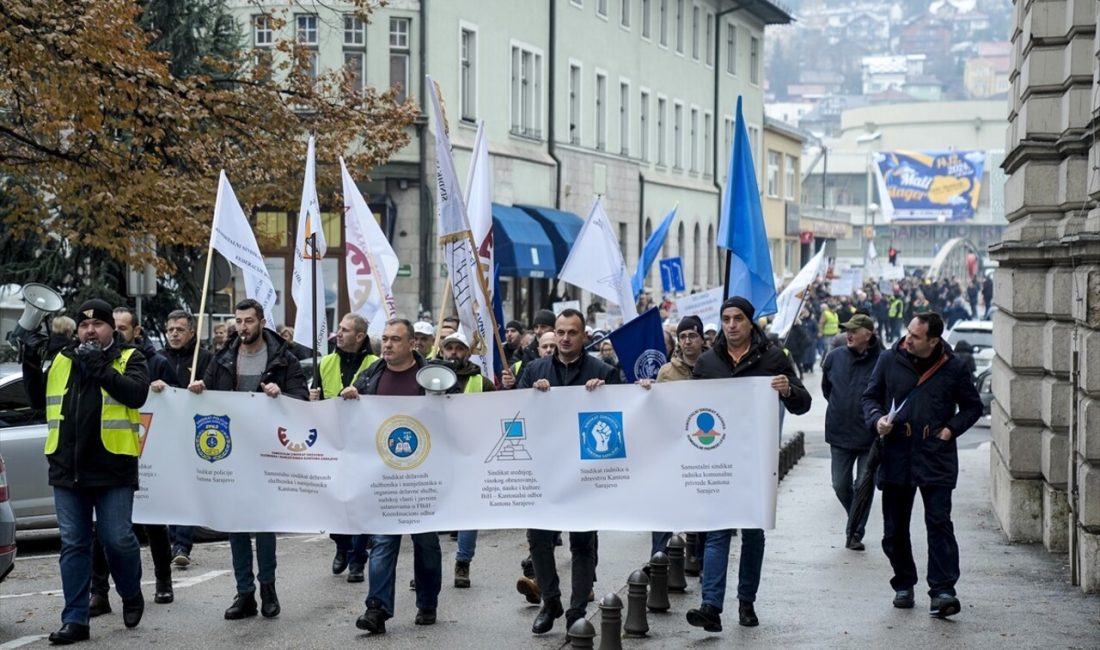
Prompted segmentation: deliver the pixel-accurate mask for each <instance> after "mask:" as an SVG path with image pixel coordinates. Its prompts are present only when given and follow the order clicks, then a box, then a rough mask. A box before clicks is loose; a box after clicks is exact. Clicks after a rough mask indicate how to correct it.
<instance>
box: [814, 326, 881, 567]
mask: <svg viewBox="0 0 1100 650" xmlns="http://www.w3.org/2000/svg"><path fill="white" fill-rule="evenodd" d="M841 328H843V329H844V330H845V332H846V335H847V337H848V340H847V343H848V344H847V345H846V346H845V347H842V348H837V349H836V350H833V351H832V352H830V353H829V356H827V357H825V360H824V361H823V362H822V363H821V368H822V372H823V373H824V374H823V375H822V377H821V392H822V393H823V394H824V395H825V399H826V400H827V401H828V402H829V408H828V410H826V411H825V442H826V443H828V444H829V448H830V453H831V455H832V470H833V492H835V493H836V498H837V499H840V504H841V505H842V506H844V511H845V512H851V509H852V496H853V495H854V494H855V486H856V485H858V484H859V482H860V481H862V480H863V477H864V475H865V474H866V473H867V459H868V458H869V457H870V455H871V444H872V443H873V442H874V441H875V434H874V432H873V431H871V429H869V428H868V427H866V426H865V425H864V423H863V404H862V401H861V399H862V397H863V390H864V389H865V388H867V380H868V379H870V377H871V370H873V369H874V367H875V362H876V361H878V356H879V353H881V352H882V345H880V344H879V340H878V337H877V336H875V321H874V320H872V319H871V318H870V317H869V316H865V315H863V314H856V315H855V316H852V318H851V320H849V321H848V322H847V323H844V324H843V325H841ZM853 467H855V469H856V475H855V479H854V480H853V478H852V468H853ZM870 512H871V509H870V508H868V509H867V510H866V511H865V514H864V515H863V517H862V519H861V520H860V521H858V522H849V524H848V526H849V528H848V530H845V531H844V533H845V544H844V546H845V548H850V549H852V550H853V551H862V550H863V549H864V546H863V541H862V540H863V532H864V528H865V527H866V525H867V514H869V513H870ZM853 525H854V526H855V528H854V529H853V528H852V526H853Z"/></svg>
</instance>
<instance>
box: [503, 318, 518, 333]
mask: <svg viewBox="0 0 1100 650" xmlns="http://www.w3.org/2000/svg"><path fill="white" fill-rule="evenodd" d="M504 329H506V330H516V331H517V332H522V331H523V323H521V322H519V321H518V320H510V321H508V324H507V325H505V326H504Z"/></svg>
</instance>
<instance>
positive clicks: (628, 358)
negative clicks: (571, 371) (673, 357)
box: [608, 307, 668, 383]
mask: <svg viewBox="0 0 1100 650" xmlns="http://www.w3.org/2000/svg"><path fill="white" fill-rule="evenodd" d="M608 338H610V339H611V345H612V346H613V347H614V348H615V354H616V355H617V356H618V357H619V365H621V366H622V368H623V374H624V375H626V380H627V381H628V382H630V383H634V382H636V381H638V380H639V379H656V378H657V371H658V370H660V369H661V366H663V365H665V362H666V361H668V350H667V348H665V335H664V332H662V331H661V314H660V313H659V312H658V310H657V308H656V307H653V308H651V309H649V310H648V311H646V312H645V313H644V314H642V315H641V316H638V317H637V318H635V319H634V320H632V321H630V322H629V323H627V324H626V325H623V326H622V327H620V328H619V329H617V330H615V331H614V332H612V333H611V335H610V336H608Z"/></svg>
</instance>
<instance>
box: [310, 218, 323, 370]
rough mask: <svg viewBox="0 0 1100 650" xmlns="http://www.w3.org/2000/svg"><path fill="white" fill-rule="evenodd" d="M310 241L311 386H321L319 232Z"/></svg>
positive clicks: (311, 234) (313, 233)
mask: <svg viewBox="0 0 1100 650" xmlns="http://www.w3.org/2000/svg"><path fill="white" fill-rule="evenodd" d="M308 243H309V258H310V275H311V276H312V277H311V278H310V280H311V281H312V282H311V284H312V285H313V287H311V289H310V291H311V292H312V295H313V336H312V338H313V345H312V346H311V347H312V348H313V383H312V384H310V385H311V386H320V385H321V368H320V366H318V364H317V355H318V351H317V348H318V342H317V334H318V333H319V330H318V328H317V233H315V232H311V233H310V234H309V240H308Z"/></svg>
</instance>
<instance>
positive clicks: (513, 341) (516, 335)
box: [504, 320, 524, 365]
mask: <svg viewBox="0 0 1100 650" xmlns="http://www.w3.org/2000/svg"><path fill="white" fill-rule="evenodd" d="M523 329H524V327H523V323H521V322H519V321H518V320H510V321H508V323H507V324H505V326H504V353H505V354H506V355H508V358H507V359H505V361H507V364H511V363H512V362H514V361H515V360H516V355H517V354H518V353H519V351H520V339H522V338H523ZM507 364H506V365H507Z"/></svg>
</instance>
